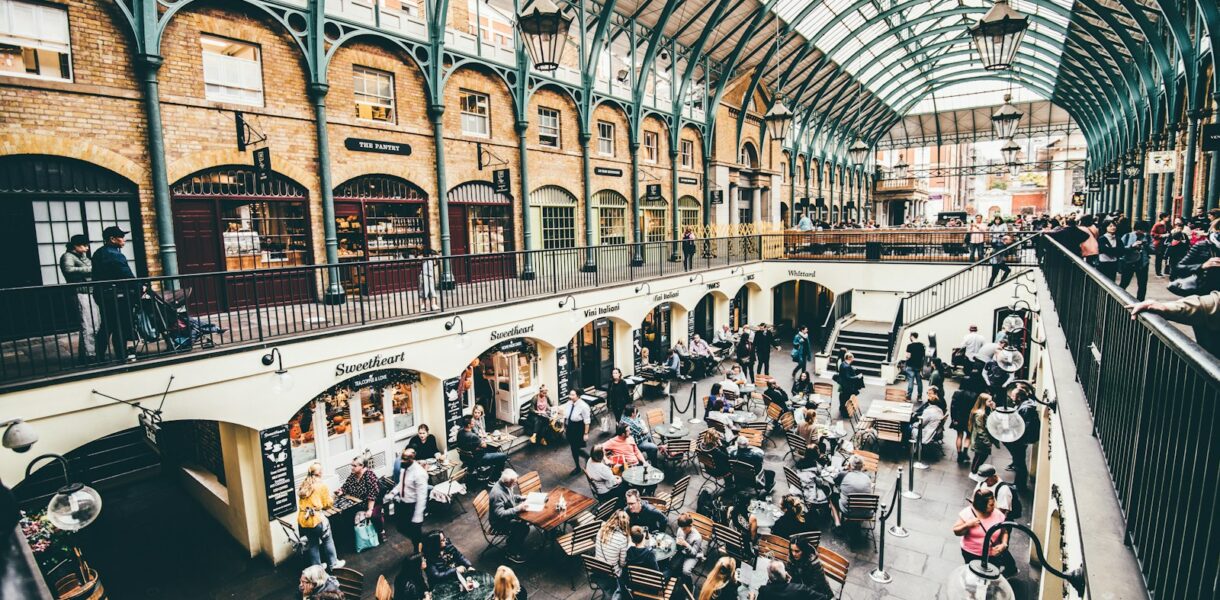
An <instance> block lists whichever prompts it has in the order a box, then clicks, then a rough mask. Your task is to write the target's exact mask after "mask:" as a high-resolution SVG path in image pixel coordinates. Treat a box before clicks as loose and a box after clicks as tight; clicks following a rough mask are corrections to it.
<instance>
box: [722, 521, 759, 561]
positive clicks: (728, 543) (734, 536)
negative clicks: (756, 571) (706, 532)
mask: <svg viewBox="0 0 1220 600" xmlns="http://www.w3.org/2000/svg"><path fill="white" fill-rule="evenodd" d="M714 529H715V531H716V544H717V545H719V546H720V551H721V552H722V553H724V554H725V555H726V556H731V557H733V558H734V559H735V560H737V561H738V562H743V561H744V562H754V553H753V552H751V551H750V546H749V545H748V544H746V538H745V536H744V535H742V534H741V532H740V531H737V530H736V529H734V528H733V526H732V525H725V524H724V523H716V524H715V526H714Z"/></svg>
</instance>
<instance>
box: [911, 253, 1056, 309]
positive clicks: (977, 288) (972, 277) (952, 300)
mask: <svg viewBox="0 0 1220 600" xmlns="http://www.w3.org/2000/svg"><path fill="white" fill-rule="evenodd" d="M1036 235H1037V234H1035V236H1036ZM1035 239H1036V237H1030V238H1027V239H1022V240H1020V241H1017V242H1014V243H1012V244H1010V245H1008V246H1005V247H1004V248H1000V249H997V250H994V251H992V252H989V253H988V254H987V255H986V256H985V257H983V258H981V259H979V260H977V261H975V262H973V263H970V264H969V265H967V266H966V267H965V268H963V269H962V270H960V271H957V272H956V273H953V274H951V275H949V276H948V277H945V278H943V279H941V280H939V281H936V282H933V283H931V284H929V285H927V286H926V287H924V288H923V289H920V290H916V291H914V292H911V293H910V294H907V295H906V297H904V298H903V299H902V304H903V305H904V307H903V312H902V316H903V321H902V324H903V325H904V326H907V325H913V324H915V323H918V322H919V321H922V320H923V319H926V318H928V317H930V316H932V315H935V314H939V313H941V312H944V311H945V310H948V309H949V308H952V307H953V306H954V305H956V304H959V303H961V302H964V301H966V300H969V299H970V298H972V297H974V296H976V295H978V294H980V293H982V292H985V291H987V290H988V289H991V287H992V286H993V285H995V284H996V283H998V282H999V281H1002V280H1003V279H1008V278H1010V277H1014V276H1016V275H1018V274H1019V272H1018V270H1017V269H1018V268H1019V267H1033V266H1037V264H1038V262H1037V258H1036V257H1035V256H1034V252H1033V247H1032V242H1033V240H1035ZM1001 264H1002V265H1004V266H1007V267H1008V268H1009V270H1010V272H1009V273H1008V274H1007V275H1005V274H1004V273H1003V271H1001V270H999V269H998V268H996V267H997V265H1001ZM1001 278H1003V279H1001Z"/></svg>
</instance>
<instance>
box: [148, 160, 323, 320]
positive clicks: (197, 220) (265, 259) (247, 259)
mask: <svg viewBox="0 0 1220 600" xmlns="http://www.w3.org/2000/svg"><path fill="white" fill-rule="evenodd" d="M170 195H171V198H172V200H173V210H174V235H175V237H176V241H177V245H178V266H179V269H180V271H181V272H182V274H184V275H185V274H190V273H216V272H224V271H263V270H267V269H287V268H290V267H304V266H308V265H310V264H312V257H311V252H310V225H309V197H308V192H307V191H306V190H305V188H304V187H303V186H301V185H300V184H298V183H296V182H295V181H292V180H291V179H288V178H287V177H284V176H283V175H280V174H279V173H274V172H273V173H271V174H270V176H267V177H260V174H259V173H258V172H257V171H255V170H254V168H253V167H249V166H244V165H229V166H222V167H214V168H211V169H206V170H203V171H200V172H198V173H195V174H193V175H189V176H187V177H185V178H183V179H181V180H179V181H178V182H177V183H175V184H174V185H173V187H172V189H171V190H170ZM190 293H191V296H190V301H191V304H192V306H194V307H195V309H196V310H200V309H203V310H209V311H212V310H218V309H219V310H224V309H227V308H241V307H247V306H251V305H253V304H254V303H255V302H256V301H257V302H258V303H259V304H262V305H265V304H267V303H291V302H308V301H311V300H312V299H313V298H314V296H315V290H314V281H313V276H312V271H311V270H309V269H298V270H289V271H284V272H281V273H278V274H276V275H275V276H269V275H267V274H261V275H260V276H259V277H258V278H254V277H251V276H249V275H237V274H235V275H232V276H228V277H225V278H224V280H223V283H218V282H216V281H214V280H207V281H198V282H196V285H195V286H194V289H191V290H190Z"/></svg>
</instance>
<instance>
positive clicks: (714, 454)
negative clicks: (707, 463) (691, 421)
mask: <svg viewBox="0 0 1220 600" xmlns="http://www.w3.org/2000/svg"><path fill="white" fill-rule="evenodd" d="M699 452H700V453H703V454H706V455H708V456H710V457H711V459H712V463H713V464H714V465H715V469H716V472H715V473H713V474H714V475H718V476H720V477H724V476H726V475H728V474H729V453H728V451H727V450H725V448H724V438H723V437H721V435H720V432H719V431H716V430H715V429H708V430H706V431H704V432H703V434H702V435H701V436H700V437H699Z"/></svg>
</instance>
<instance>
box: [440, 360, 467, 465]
mask: <svg viewBox="0 0 1220 600" xmlns="http://www.w3.org/2000/svg"><path fill="white" fill-rule="evenodd" d="M460 382H461V378H460V377H454V378H452V379H446V380H444V381H442V382H441V394H443V395H444V401H445V439H446V440H447V446H446V447H448V448H453V447H454V444H456V443H457V434H458V431H459V430H461V428H462V425H461V423H462V394H461V392H459V391H458V384H459V383H460Z"/></svg>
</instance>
